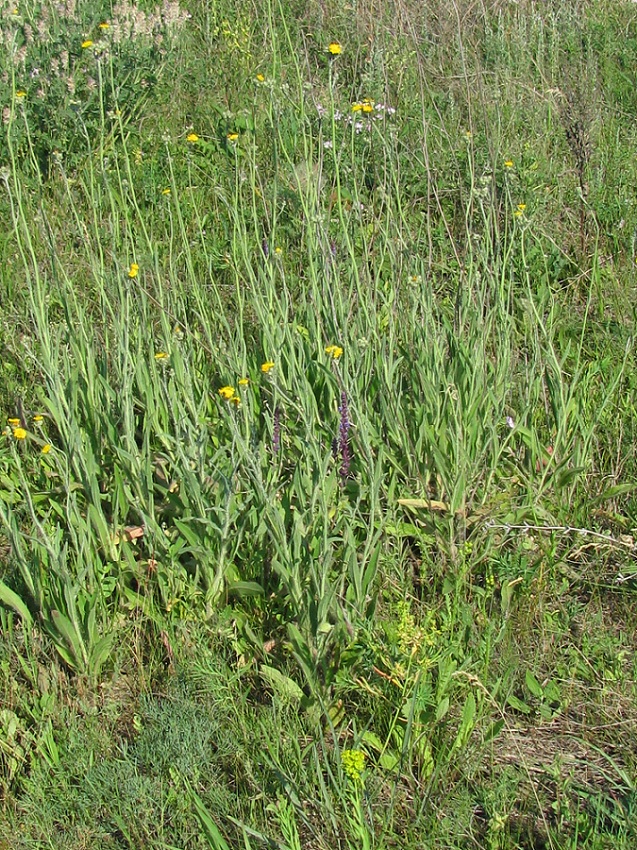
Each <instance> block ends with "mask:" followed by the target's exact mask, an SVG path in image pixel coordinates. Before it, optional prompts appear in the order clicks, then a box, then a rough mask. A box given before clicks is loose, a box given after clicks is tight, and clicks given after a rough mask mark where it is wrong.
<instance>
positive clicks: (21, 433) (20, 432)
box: [13, 428, 27, 440]
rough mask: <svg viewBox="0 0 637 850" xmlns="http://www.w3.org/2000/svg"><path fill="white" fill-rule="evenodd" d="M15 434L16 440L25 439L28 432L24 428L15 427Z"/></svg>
mask: <svg viewBox="0 0 637 850" xmlns="http://www.w3.org/2000/svg"><path fill="white" fill-rule="evenodd" d="M13 436H14V437H15V438H16V440H25V439H26V436H27V432H26V430H25V429H24V428H14V429H13Z"/></svg>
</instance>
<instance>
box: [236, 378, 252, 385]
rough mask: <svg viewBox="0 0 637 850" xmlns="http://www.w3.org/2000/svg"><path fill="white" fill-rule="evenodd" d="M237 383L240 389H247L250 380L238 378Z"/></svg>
mask: <svg viewBox="0 0 637 850" xmlns="http://www.w3.org/2000/svg"><path fill="white" fill-rule="evenodd" d="M237 383H238V384H239V386H240V387H247V386H248V384H249V383H250V379H249V378H239V380H238V381H237Z"/></svg>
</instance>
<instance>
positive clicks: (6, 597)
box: [0, 581, 33, 626]
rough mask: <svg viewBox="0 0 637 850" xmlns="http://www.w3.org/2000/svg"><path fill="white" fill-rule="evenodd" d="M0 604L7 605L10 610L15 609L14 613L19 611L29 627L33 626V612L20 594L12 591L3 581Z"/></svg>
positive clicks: (0, 588) (1, 582)
mask: <svg viewBox="0 0 637 850" xmlns="http://www.w3.org/2000/svg"><path fill="white" fill-rule="evenodd" d="M0 602H2V603H3V604H4V605H7V606H8V607H9V608H13V610H14V611H17V613H18V614H19V615H20V616H21V617H22V619H23V620H24V622H25V623H26V624H27V626H31V624H32V622H33V618H32V617H31V612H30V611H29V609H28V608H27V606H26V605H25V603H24V602H23V600H22V599H21V598H20V597H19V596H18V594H17V593H15V591H13V590H11V588H10V587H7V585H6V584H5V583H4V582H3V581H0Z"/></svg>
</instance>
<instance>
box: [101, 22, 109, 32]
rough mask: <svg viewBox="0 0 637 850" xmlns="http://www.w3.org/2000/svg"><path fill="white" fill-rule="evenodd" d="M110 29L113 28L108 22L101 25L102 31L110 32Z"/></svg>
mask: <svg viewBox="0 0 637 850" xmlns="http://www.w3.org/2000/svg"><path fill="white" fill-rule="evenodd" d="M110 28H111V25H110V24H109V23H108V22H107V21H104V22H103V23H101V24H100V29H101V30H108V29H110Z"/></svg>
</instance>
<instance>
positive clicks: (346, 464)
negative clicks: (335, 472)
mask: <svg viewBox="0 0 637 850" xmlns="http://www.w3.org/2000/svg"><path fill="white" fill-rule="evenodd" d="M338 412H339V413H340V415H341V422H340V425H339V427H338V450H339V454H340V456H341V468H340V475H341V478H347V476H348V475H349V468H350V464H351V460H352V458H351V454H350V450H349V429H350V428H351V425H352V423H351V422H350V418H349V407H348V405H347V396H346V394H345V393H344V392H342V393H341V405H340V407H339V409H338Z"/></svg>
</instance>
